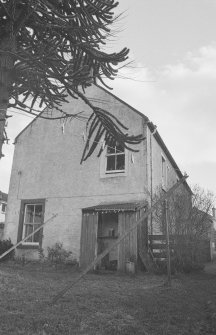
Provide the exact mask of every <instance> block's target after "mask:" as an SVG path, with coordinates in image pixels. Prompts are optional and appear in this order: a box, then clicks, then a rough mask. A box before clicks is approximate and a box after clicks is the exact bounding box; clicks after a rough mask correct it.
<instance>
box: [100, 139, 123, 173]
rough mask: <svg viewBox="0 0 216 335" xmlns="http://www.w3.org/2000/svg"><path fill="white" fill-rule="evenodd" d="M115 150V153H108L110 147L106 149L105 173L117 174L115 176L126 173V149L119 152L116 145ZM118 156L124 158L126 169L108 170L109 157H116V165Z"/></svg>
mask: <svg viewBox="0 0 216 335" xmlns="http://www.w3.org/2000/svg"><path fill="white" fill-rule="evenodd" d="M113 149H115V152H113V153H108V146H107V147H106V171H105V173H106V174H113V173H115V174H121V173H125V166H126V155H125V148H123V149H124V151H119V152H118V150H117V149H116V145H115V147H113ZM117 156H124V169H122V170H120V169H118V170H107V161H108V158H109V157H115V163H116V161H117ZM115 165H116V164H115Z"/></svg>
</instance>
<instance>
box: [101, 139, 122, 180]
mask: <svg viewBox="0 0 216 335" xmlns="http://www.w3.org/2000/svg"><path fill="white" fill-rule="evenodd" d="M106 159H107V161H106V173H121V172H125V149H124V148H123V147H122V146H121V145H120V144H118V143H117V144H116V145H115V146H113V147H109V146H108V147H107V155H106Z"/></svg>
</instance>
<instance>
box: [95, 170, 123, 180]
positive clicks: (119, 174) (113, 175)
mask: <svg viewBox="0 0 216 335" xmlns="http://www.w3.org/2000/svg"><path fill="white" fill-rule="evenodd" d="M126 176H127V173H126V171H124V172H108V173H107V172H105V173H103V174H102V175H101V176H100V178H116V177H126Z"/></svg>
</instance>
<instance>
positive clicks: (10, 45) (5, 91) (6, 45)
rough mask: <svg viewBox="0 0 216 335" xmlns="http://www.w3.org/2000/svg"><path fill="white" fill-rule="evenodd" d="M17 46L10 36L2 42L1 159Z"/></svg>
mask: <svg viewBox="0 0 216 335" xmlns="http://www.w3.org/2000/svg"><path fill="white" fill-rule="evenodd" d="M14 47H15V43H14V39H13V38H8V39H5V40H4V41H2V43H1V44H0V159H1V157H3V156H4V155H3V154H2V146H3V144H4V142H5V140H6V137H7V136H6V132H5V122H6V119H7V108H8V103H9V89H10V87H11V85H12V79H11V70H12V68H13V65H14V59H13V56H12V54H9V53H7V51H10V52H13V51H14Z"/></svg>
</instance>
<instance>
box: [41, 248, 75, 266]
mask: <svg viewBox="0 0 216 335" xmlns="http://www.w3.org/2000/svg"><path fill="white" fill-rule="evenodd" d="M47 251H48V256H47V259H48V261H50V262H51V263H52V264H55V265H56V266H57V264H66V263H67V261H68V259H69V257H70V256H71V254H72V252H71V251H67V250H65V249H64V248H63V244H62V243H56V244H55V245H54V246H53V247H51V248H50V247H48V248H47Z"/></svg>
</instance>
